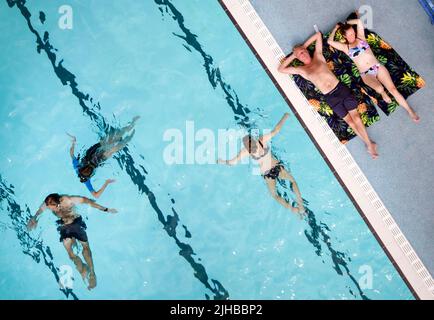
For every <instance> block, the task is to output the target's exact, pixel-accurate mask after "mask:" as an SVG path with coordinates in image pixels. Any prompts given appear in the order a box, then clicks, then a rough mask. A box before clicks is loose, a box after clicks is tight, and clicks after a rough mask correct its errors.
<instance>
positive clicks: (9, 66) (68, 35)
mask: <svg viewBox="0 0 434 320" xmlns="http://www.w3.org/2000/svg"><path fill="white" fill-rule="evenodd" d="M9 2H10V3H12V2H13V1H9ZM62 5H63V3H62V2H61V1H50V2H48V1H44V2H38V3H35V2H31V1H29V2H26V3H25V4H24V5H23V6H21V7H20V8H17V7H16V6H14V7H12V8H9V7H8V6H7V4H6V2H3V3H2V4H1V6H2V7H3V8H2V10H1V13H0V14H1V15H2V19H1V20H0V21H1V22H0V24H1V25H2V28H3V30H8V32H4V33H3V34H2V35H1V37H2V39H1V43H3V44H4V46H5V47H7V50H4V51H3V52H2V53H1V55H2V61H3V62H4V63H3V66H2V77H1V78H0V81H1V86H0V88H1V89H0V90H1V91H0V96H1V102H2V106H3V107H2V108H1V109H0V112H1V113H0V118H1V119H2V125H3V130H2V131H1V133H0V134H1V140H0V143H1V149H2V150H3V152H2V157H1V158H0V163H1V171H0V174H1V212H2V214H1V220H0V222H1V224H0V227H1V228H0V237H1V239H2V241H1V247H0V248H1V249H0V250H1V255H2V262H3V263H2V264H1V267H0V273H1V274H2V277H1V278H2V280H1V287H0V297H1V298H3V299H15V298H24V299H63V298H78V299H204V298H210V299H222V298H230V299H366V298H367V299H412V298H413V296H412V295H411V293H410V291H409V289H408V288H407V286H406V285H405V283H404V281H403V280H402V279H401V278H400V276H399V274H398V273H397V271H396V270H395V268H394V267H393V265H392V263H391V262H390V261H389V259H388V258H387V256H386V255H385V253H384V252H383V250H382V249H381V248H380V246H379V245H378V243H377V241H376V240H375V238H374V236H373V235H372V234H371V232H370V231H369V229H368V227H367V226H366V225H365V223H364V222H363V220H362V219H361V217H360V215H359V214H358V212H357V210H356V209H355V208H354V205H353V204H352V203H351V201H350V200H349V199H348V197H347V195H346V194H345V192H344V191H343V190H342V188H341V186H340V185H339V183H338V182H337V181H336V179H335V178H334V176H333V174H332V172H331V171H330V169H329V168H328V167H327V165H326V163H325V162H324V160H323V159H322V158H321V156H320V154H319V152H318V151H317V150H316V149H315V147H314V145H313V144H312V142H311V141H310V140H309V137H308V136H307V134H306V133H305V131H304V130H303V128H302V127H301V126H300V124H299V123H298V122H297V120H296V119H295V117H294V116H291V117H290V119H289V121H288V122H287V123H286V124H285V126H284V128H283V130H282V132H281V133H280V134H279V135H278V136H276V138H275V140H274V141H273V152H274V153H275V154H276V156H278V157H279V159H281V160H282V161H284V163H285V164H287V166H288V167H289V168H290V169H291V172H292V173H293V175H294V177H295V179H296V180H297V182H298V185H299V187H300V189H301V192H302V195H303V197H304V199H306V201H308V205H307V207H308V208H309V216H308V217H309V218H308V219H307V220H306V221H300V220H298V219H297V218H296V217H295V216H294V215H292V214H290V213H289V212H288V211H287V210H286V209H284V208H282V207H281V206H280V205H279V204H277V203H275V201H274V200H273V199H272V198H271V197H270V196H269V195H268V191H267V189H266V186H265V184H264V182H263V179H262V178H261V177H259V176H257V175H252V174H251V171H252V165H239V166H236V167H223V166H217V165H199V164H185V165H172V166H168V165H167V164H166V163H165V162H164V160H163V153H164V150H165V148H166V146H167V142H165V141H163V135H164V133H165V132H166V131H167V130H170V129H179V130H181V131H182V132H185V131H186V125H187V123H188V122H189V121H194V126H195V128H196V130H199V129H202V128H206V129H210V130H212V131H214V132H217V131H218V130H219V129H230V128H234V129H240V128H260V129H266V128H272V126H273V125H274V124H275V123H276V122H277V121H278V120H279V118H280V117H281V115H282V114H283V113H284V112H290V110H289V109H288V107H287V105H286V103H285V102H284V100H283V99H282V97H281V96H280V94H279V93H278V92H277V90H276V89H275V87H274V86H273V84H272V82H271V81H270V79H269V78H268V76H267V74H266V73H265V72H264V70H263V69H262V67H261V66H260V64H259V63H258V62H257V60H256V58H255V57H254V55H253V54H252V53H251V51H250V50H249V48H248V47H247V45H246V44H245V43H244V41H243V39H242V38H241V37H240V35H239V34H238V32H237V30H236V29H235V28H234V27H233V25H232V23H231V22H230V20H229V19H228V17H227V16H226V14H225V13H224V11H223V10H222V8H221V7H220V6H219V4H218V3H217V2H211V1H206V2H205V1H189V2H186V1H160V0H158V1H157V0H156V1H148V2H146V4H145V3H136V2H133V1H128V2H127V4H126V2H122V4H120V3H111V4H107V3H106V2H103V1H91V2H86V5H84V4H83V3H82V2H80V1H75V2H71V8H72V9H73V12H74V15H73V21H74V24H73V28H72V30H63V29H60V28H59V27H58V19H59V17H60V16H61V14H59V13H58V9H59V7H61V6H62ZM26 8H27V9H28V10H29V12H30V13H31V14H32V16H31V17H30V18H28V19H29V22H30V24H28V23H27V21H26V17H27V15H26V11H25V10H26ZM19 9H21V10H19ZM40 11H42V12H44V14H43V15H42V17H45V21H44V19H41V18H40V17H41V15H40ZM42 21H44V23H42ZM45 31H47V34H45V35H44V32H45ZM38 37H39V39H40V45H41V47H40V51H41V53H40V54H38V53H37V51H36V48H37V44H36V42H35V41H36V40H37V39H38ZM44 38H45V39H44ZM47 39H48V40H49V43H47V42H46V40H47ZM51 46H52V47H51ZM47 53H48V54H47ZM53 54H55V55H56V57H54V56H53ZM62 59H63V62H62V64H60V65H59V61H61V60H62ZM54 61H55V63H54V67H53V64H52V63H53V62H54ZM87 95H89V96H87ZM91 99H92V100H91ZM137 114H139V115H140V116H141V119H140V120H139V122H138V124H137V126H136V136H135V137H134V139H133V141H132V143H130V144H129V147H128V149H127V150H124V151H122V153H121V154H120V155H119V156H118V157H117V158H116V159H112V160H110V161H109V162H108V164H107V165H106V166H104V167H103V168H101V169H99V171H98V173H97V176H96V179H95V184H97V185H101V184H102V182H103V181H104V179H106V178H110V177H114V178H115V179H116V180H117V182H116V183H115V184H114V185H112V186H110V187H109V188H108V189H107V191H106V193H105V194H104V195H103V196H102V197H101V198H100V199H98V202H99V203H101V204H103V205H107V206H109V207H114V208H117V209H118V210H119V213H118V214H117V215H113V216H105V215H103V214H100V213H99V212H98V211H96V210H87V208H85V207H83V208H80V212H82V213H83V216H84V217H86V218H88V219H87V220H86V223H87V225H88V230H87V231H88V234H89V240H90V245H91V247H92V251H93V258H94V261H95V269H96V273H97V277H98V286H97V287H96V288H95V289H94V290H92V291H91V292H89V291H88V290H87V289H86V288H85V286H84V284H83V283H82V282H81V280H79V279H78V278H79V277H78V276H77V275H76V271H75V270H74V271H73V272H74V276H75V278H76V281H74V282H73V285H72V286H71V287H72V288H71V289H69V290H60V289H59V285H58V279H57V278H56V277H62V276H63V270H64V269H63V268H62V266H65V265H66V266H68V265H70V266H72V263H71V262H70V261H69V258H68V256H67V254H66V252H65V250H64V248H63V246H62V244H61V243H59V241H58V233H57V231H56V229H55V224H54V220H55V219H54V217H53V216H52V215H51V214H50V213H48V212H47V213H45V214H44V216H43V217H42V218H41V220H40V223H39V227H38V229H37V230H36V231H34V232H32V233H31V234H30V235H29V234H28V233H26V231H25V229H24V224H23V221H24V218H23V216H26V215H28V213H27V208H28V209H29V210H30V211H31V212H32V213H34V212H35V211H36V209H37V207H38V206H39V204H40V203H41V201H42V200H43V198H44V197H45V196H46V195H47V194H48V193H51V192H59V193H68V194H81V195H85V196H87V193H86V190H85V189H84V188H83V186H82V185H81V184H80V183H79V181H78V180H77V179H76V177H75V175H74V172H73V169H72V166H71V164H70V158H69V155H68V150H69V138H68V137H67V136H66V134H65V132H70V133H73V134H75V135H76V136H77V140H78V146H82V147H84V146H86V147H89V146H90V145H92V144H93V143H95V142H96V141H97V139H98V137H99V136H100V135H101V134H102V130H103V129H104V126H105V124H108V125H111V126H116V127H118V126H122V125H124V124H125V123H127V122H128V121H129V120H130V119H131V118H132V117H133V116H135V115H137ZM10 185H13V187H11V186H10ZM17 235H18V237H17ZM23 253H27V254H23ZM38 262H39V263H38ZM57 268H61V269H57ZM367 270H368V271H367ZM369 270H372V286H371V285H369V282H370V281H368V285H366V283H365V281H364V280H363V279H365V278H366V277H365V276H366V273H367V272H368V273H369Z"/></svg>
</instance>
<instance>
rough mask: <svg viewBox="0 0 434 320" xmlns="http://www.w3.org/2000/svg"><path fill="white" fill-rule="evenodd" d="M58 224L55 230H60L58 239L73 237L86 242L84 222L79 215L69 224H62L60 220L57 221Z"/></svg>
mask: <svg viewBox="0 0 434 320" xmlns="http://www.w3.org/2000/svg"><path fill="white" fill-rule="evenodd" d="M57 223H58V224H60V226H59V227H57V231H59V232H60V241H61V242H62V241H63V239H67V238H74V239H77V240H80V241H83V242H87V234H86V228H87V227H86V224H85V223H84V221H83V219H82V218H81V217H77V218H75V219H74V221H73V222H72V223H70V224H63V221H62V220H58V221H57Z"/></svg>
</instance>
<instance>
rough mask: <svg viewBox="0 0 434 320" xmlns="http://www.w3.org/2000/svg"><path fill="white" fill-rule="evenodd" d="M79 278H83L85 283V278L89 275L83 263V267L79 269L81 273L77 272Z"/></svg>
mask: <svg viewBox="0 0 434 320" xmlns="http://www.w3.org/2000/svg"><path fill="white" fill-rule="evenodd" d="M79 272H80V274H81V277H82V278H83V280H84V281H86V278H87V276H88V274H89V267H88V266H87V264H84V263H83V267H82V268H81V271H80V270H79Z"/></svg>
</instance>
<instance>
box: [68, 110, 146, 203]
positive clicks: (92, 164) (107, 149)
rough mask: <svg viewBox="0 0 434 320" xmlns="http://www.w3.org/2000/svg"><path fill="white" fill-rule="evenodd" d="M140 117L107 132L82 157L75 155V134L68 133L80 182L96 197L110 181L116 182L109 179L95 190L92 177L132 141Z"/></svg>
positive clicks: (73, 161) (72, 156)
mask: <svg viewBox="0 0 434 320" xmlns="http://www.w3.org/2000/svg"><path fill="white" fill-rule="evenodd" d="M139 118H140V117H139V116H136V117H134V118H133V120H132V121H131V124H129V125H128V126H126V127H124V128H122V129H119V130H114V131H113V132H110V133H109V134H107V136H106V137H104V138H103V139H102V140H101V141H100V142H98V143H97V144H94V145H93V146H92V147H90V148H89V149H88V150H87V151H86V153H85V155H84V157H83V158H82V159H79V157H76V156H75V155H74V148H75V143H76V141H77V139H76V138H75V137H74V136H72V135H70V134H68V135H69V136H70V137H71V139H72V145H71V148H70V150H69V153H70V155H71V158H72V166H73V167H74V170H75V171H76V173H77V175H78V177H79V179H80V182H81V183H84V184H85V186H86V187H87V189H88V190H89V192H90V193H91V194H92V195H93V196H94V197H95V198H99V197H100V196H101V194H102V193H103V192H104V190H105V189H106V188H107V186H108V185H109V184H110V183H113V182H115V180H113V179H107V180H106V181H105V182H104V184H103V186H102V187H101V189H99V190H98V191H95V189H94V188H93V186H92V183H91V180H90V179H91V177H93V175H94V174H95V170H96V168H97V167H99V166H100V165H102V164H103V162H104V161H106V160H107V159H109V158H110V157H111V156H112V155H113V154H114V153H116V152H118V151H119V150H122V149H123V148H124V147H125V146H126V145H127V144H128V142H130V140H131V138H132V137H133V136H134V132H135V131H134V130H133V128H134V125H135V123H136V121H137V120H138V119H139ZM131 130H133V132H132V133H131V134H130V135H129V136H127V137H125V138H123V136H124V135H125V134H126V133H127V132H129V131H131Z"/></svg>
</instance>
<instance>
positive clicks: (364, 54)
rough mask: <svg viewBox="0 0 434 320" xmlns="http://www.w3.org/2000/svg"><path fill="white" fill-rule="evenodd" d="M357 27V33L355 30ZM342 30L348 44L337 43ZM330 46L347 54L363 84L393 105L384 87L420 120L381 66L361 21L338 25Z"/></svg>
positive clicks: (416, 119)
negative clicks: (367, 39) (336, 35)
mask: <svg viewBox="0 0 434 320" xmlns="http://www.w3.org/2000/svg"><path fill="white" fill-rule="evenodd" d="M354 26H357V32H356V31H355V29H354ZM338 29H339V30H340V32H341V34H342V36H343V37H344V39H345V42H346V44H344V43H341V42H338V41H335V34H336V32H337V31H338ZM328 44H329V45H330V46H332V47H333V48H335V49H337V50H340V51H342V52H344V53H346V54H347V55H348V56H349V57H350V58H351V59H352V60H353V61H354V63H355V65H356V66H357V68H358V69H359V72H360V76H361V77H362V80H363V82H364V83H365V84H366V85H368V86H370V87H371V88H372V89H374V90H375V91H377V92H378V93H379V94H380V95H381V96H382V97H383V99H384V101H386V102H387V103H391V102H392V100H391V99H390V97H389V95H388V94H387V92H386V91H385V90H384V87H386V89H387V90H388V91H389V92H390V94H392V95H393V97H394V98H395V99H396V101H397V102H398V103H399V104H400V105H401V106H402V107H403V108H404V109H405V110H407V112H408V114H409V115H410V117H411V119H413V121H414V122H419V120H420V118H419V116H418V115H417V114H416V112H414V110H413V109H412V108H411V107H410V106H409V105H408V103H407V101H406V100H405V98H404V97H403V96H402V94H401V93H400V92H399V91H398V89H397V88H396V86H395V84H394V83H393V81H392V78H391V76H390V73H389V71H388V70H387V69H386V67H385V66H383V65H382V64H380V63H379V62H378V60H377V58H376V57H375V55H374V53H373V52H372V49H371V48H370V46H369V44H368V42H367V41H366V38H365V29H364V26H363V23H362V21H361V20H360V19H352V20H348V21H347V22H346V23H345V24H341V23H338V24H337V25H336V27H335V28H334V29H333V31H332V33H331V34H330V37H329V39H328Z"/></svg>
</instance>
